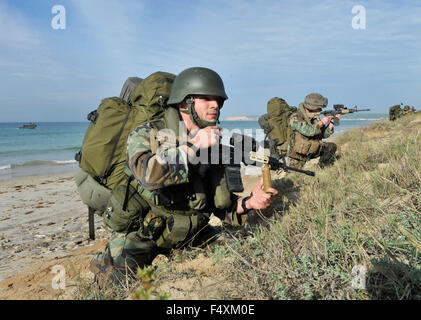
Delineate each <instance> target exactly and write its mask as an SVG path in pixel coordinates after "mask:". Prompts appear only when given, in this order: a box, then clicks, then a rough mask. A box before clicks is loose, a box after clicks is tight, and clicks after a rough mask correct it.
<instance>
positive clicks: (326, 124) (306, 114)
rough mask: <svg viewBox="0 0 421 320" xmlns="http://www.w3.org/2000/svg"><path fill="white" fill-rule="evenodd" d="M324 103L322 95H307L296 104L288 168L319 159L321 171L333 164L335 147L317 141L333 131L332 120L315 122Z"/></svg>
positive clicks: (301, 165)
mask: <svg viewBox="0 0 421 320" xmlns="http://www.w3.org/2000/svg"><path fill="white" fill-rule="evenodd" d="M327 102H328V100H327V98H325V97H323V96H322V95H321V94H319V93H310V94H309V95H307V96H306V97H305V100H304V102H303V103H300V104H299V107H298V111H297V112H295V113H293V114H292V115H291V117H290V128H291V142H290V145H289V148H288V158H289V161H290V165H291V166H293V167H296V168H302V167H303V166H304V164H305V163H306V162H307V161H308V160H310V159H313V158H317V157H320V159H319V166H320V167H321V168H323V167H325V166H326V165H330V164H332V163H333V161H334V160H335V152H336V149H337V146H336V144H335V143H333V142H321V141H320V140H322V139H325V138H328V137H329V136H331V135H332V133H333V130H334V127H333V117H332V116H327V117H324V118H323V119H321V120H318V116H319V115H320V112H321V111H322V108H324V107H326V106H327ZM336 117H337V118H338V119H340V117H341V116H340V114H337V115H336Z"/></svg>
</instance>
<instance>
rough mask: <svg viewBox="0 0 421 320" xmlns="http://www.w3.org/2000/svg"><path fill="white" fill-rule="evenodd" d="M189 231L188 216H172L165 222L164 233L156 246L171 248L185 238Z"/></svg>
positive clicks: (189, 221) (189, 220)
mask: <svg viewBox="0 0 421 320" xmlns="http://www.w3.org/2000/svg"><path fill="white" fill-rule="evenodd" d="M190 229H191V219H190V216H182V215H172V216H170V217H169V218H168V219H167V220H166V226H165V229H164V232H163V233H162V235H161V236H160V237H159V238H158V239H157V240H156V244H157V245H158V247H161V248H173V247H175V246H176V245H177V244H178V243H180V242H182V241H184V240H185V239H186V238H187V235H188V234H189V231H190Z"/></svg>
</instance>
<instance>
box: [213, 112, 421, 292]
mask: <svg viewBox="0 0 421 320" xmlns="http://www.w3.org/2000/svg"><path fill="white" fill-rule="evenodd" d="M336 142H337V143H338V145H339V146H341V149H342V152H341V154H340V159H339V160H338V161H337V162H336V163H335V164H334V165H333V166H332V167H330V168H327V169H323V171H322V170H321V169H316V170H317V172H316V175H317V177H316V178H311V177H307V176H304V175H294V174H289V175H288V179H291V180H292V181H293V183H292V184H291V185H292V186H291V188H289V189H287V190H285V189H284V190H283V192H284V199H283V201H284V203H288V201H289V202H290V203H289V205H288V206H286V207H287V208H289V209H288V210H285V211H277V212H275V215H274V218H273V219H272V222H271V224H270V225H269V228H263V227H258V228H257V230H253V232H252V237H248V238H245V239H239V240H238V241H237V242H235V243H234V245H233V244H231V243H230V246H229V247H228V250H227V251H226V253H227V256H228V257H231V259H225V260H223V261H224V263H225V264H224V266H223V269H224V270H226V272H225V276H226V278H227V281H230V282H232V283H235V284H236V286H235V289H236V292H232V287H230V292H231V293H230V294H232V295H233V296H237V297H238V296H242V298H243V299H421V259H420V255H421V148H420V146H421V117H420V115H419V114H418V115H409V116H406V117H404V118H402V119H399V120H398V121H396V122H395V123H391V122H389V121H380V122H376V123H373V124H372V125H371V126H369V127H368V128H355V129H351V130H349V131H347V132H345V133H344V134H342V135H340V136H338V137H337V139H336ZM284 185H285V184H284ZM297 190H298V191H297ZM297 192H298V196H297V194H296V193H297ZM294 193H295V196H294V197H292V196H293V195H294ZM289 198H290V199H291V198H292V199H295V198H298V200H297V201H295V203H291V201H290V200H288V199H289ZM279 204H280V203H278V207H280V206H279ZM284 207H285V205H284ZM356 266H364V267H365V268H366V269H367V272H366V273H365V278H363V280H365V288H366V289H358V288H361V286H355V285H352V284H353V280H354V281H355V279H356V278H357V279H358V278H359V277H358V275H357V276H356V275H355V274H354V273H353V272H352V271H353V268H354V267H356ZM221 290H223V288H221ZM240 293H242V294H240ZM222 294H223V293H222V292H221V295H222Z"/></svg>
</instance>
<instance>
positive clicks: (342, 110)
mask: <svg viewBox="0 0 421 320" xmlns="http://www.w3.org/2000/svg"><path fill="white" fill-rule="evenodd" d="M333 109H334V110H326V111H322V112H320V114H323V115H325V116H333V117H334V118H333V125H335V126H339V119H338V118H336V117H335V116H336V115H337V114H348V113H354V112H360V111H370V109H358V108H357V106H355V108H353V109H348V108H347V107H344V105H343V104H334V105H333Z"/></svg>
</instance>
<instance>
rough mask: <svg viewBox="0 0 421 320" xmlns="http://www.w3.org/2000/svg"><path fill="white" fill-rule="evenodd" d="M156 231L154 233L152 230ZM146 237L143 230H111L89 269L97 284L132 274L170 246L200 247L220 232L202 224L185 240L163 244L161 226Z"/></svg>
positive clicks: (169, 250) (104, 283)
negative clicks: (120, 231) (118, 231)
mask: <svg viewBox="0 0 421 320" xmlns="http://www.w3.org/2000/svg"><path fill="white" fill-rule="evenodd" d="M154 231H157V232H154ZM154 231H153V232H152V233H149V237H145V235H144V229H143V228H141V229H140V230H138V231H134V232H130V233H128V234H124V233H117V232H113V233H112V235H111V237H110V239H109V241H108V243H107V245H106V247H105V250H104V252H101V253H97V254H95V255H94V257H93V259H92V261H91V263H90V266H89V269H90V270H91V271H92V272H93V273H94V274H95V277H96V280H97V282H98V285H99V286H100V287H102V288H103V287H105V286H107V285H108V284H110V283H115V282H117V281H118V280H121V281H122V279H124V278H125V275H129V276H130V275H134V274H135V273H136V271H137V269H138V268H143V267H145V266H147V265H150V264H151V263H152V261H153V260H154V259H155V257H156V256H157V255H158V254H166V255H167V254H169V253H170V252H171V249H173V248H181V247H185V246H188V245H191V246H201V245H203V244H205V243H208V242H210V241H213V240H215V239H216V238H217V237H218V235H219V230H218V229H217V228H214V227H211V226H210V225H207V221H206V225H203V226H202V227H201V228H200V230H194V231H193V233H194V234H189V235H188V237H187V240H186V241H183V242H180V243H178V244H175V245H174V246H171V245H168V244H163V243H162V239H163V238H162V237H163V235H164V234H165V231H163V228H162V226H160V227H159V228H156V229H155V230H154Z"/></svg>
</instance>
